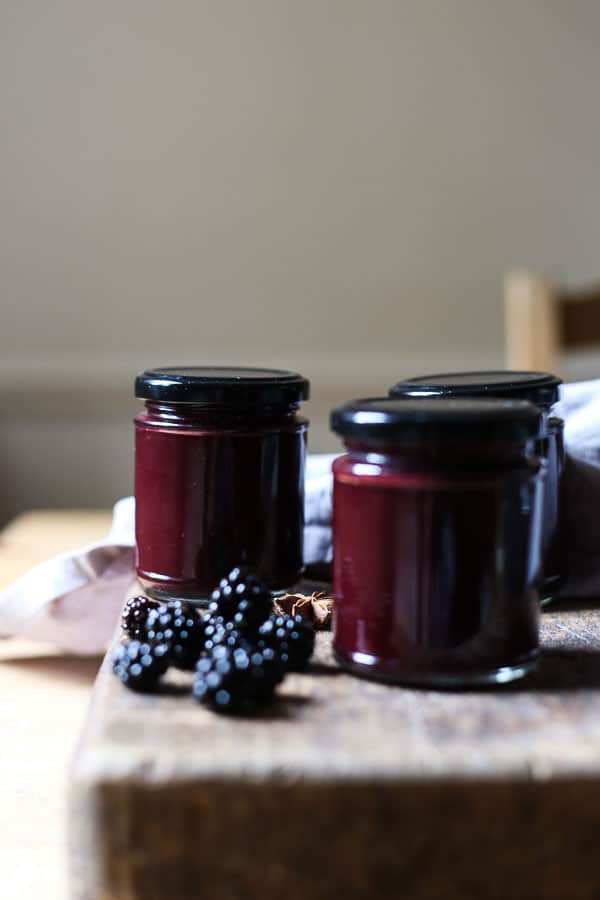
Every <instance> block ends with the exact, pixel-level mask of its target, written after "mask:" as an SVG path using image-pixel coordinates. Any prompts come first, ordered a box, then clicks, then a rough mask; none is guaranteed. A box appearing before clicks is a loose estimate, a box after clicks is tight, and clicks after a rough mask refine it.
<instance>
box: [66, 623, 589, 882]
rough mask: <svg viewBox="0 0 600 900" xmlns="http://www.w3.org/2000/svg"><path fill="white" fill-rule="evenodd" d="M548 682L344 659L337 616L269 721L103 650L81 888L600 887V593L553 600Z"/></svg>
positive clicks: (76, 827) (80, 785) (75, 786)
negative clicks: (386, 676) (398, 679)
mask: <svg viewBox="0 0 600 900" xmlns="http://www.w3.org/2000/svg"><path fill="white" fill-rule="evenodd" d="M542 631H543V643H544V656H543V662H542V665H541V668H540V671H539V673H538V674H537V675H536V676H534V677H533V678H532V679H531V680H530V681H528V682H525V683H521V684H517V685H514V686H512V687H510V686H507V687H503V688H498V689H491V690H482V691H477V692H474V691H469V692H464V693H456V692H455V693H449V692H448V693H444V692H437V691H417V690H408V689H401V688H395V687H387V686H383V685H379V684H375V683H371V682H367V681H360V680H357V679H354V678H352V677H350V676H348V675H345V674H342V673H341V672H340V670H339V669H338V668H337V667H336V665H335V663H334V661H333V659H332V657H331V649H330V638H329V636H328V635H320V636H319V641H318V648H317V653H316V659H315V662H314V664H313V666H312V669H311V671H310V672H309V673H308V674H305V675H296V676H291V677H288V679H286V682H285V684H284V685H283V687H282V689H281V690H280V698H279V700H278V702H277V703H276V704H275V706H274V707H273V709H272V710H271V711H270V712H269V713H268V714H265V715H264V716H263V717H262V718H260V719H258V720H250V719H247V720H229V719H227V718H220V717H218V716H216V715H215V714H213V713H211V712H209V711H207V710H205V709H203V708H201V707H199V706H198V705H197V704H196V703H195V702H194V700H193V699H192V698H191V696H190V695H189V693H188V688H189V683H190V680H191V676H188V675H185V674H181V673H179V674H177V675H176V676H174V677H173V678H172V679H171V681H170V682H169V684H168V687H167V689H166V691H165V692H164V694H162V695H161V696H159V697H147V696H139V695H136V694H132V693H130V692H128V691H126V690H125V689H124V688H123V687H121V685H120V684H119V683H118V682H117V680H116V679H114V677H113V676H112V675H111V674H110V673H109V670H108V667H107V665H106V664H105V666H104V668H103V670H102V671H101V673H100V675H99V678H98V682H97V685H96V689H95V696H94V702H93V706H92V709H91V713H90V716H89V718H88V722H87V727H86V730H85V734H84V737H83V741H82V744H81V746H80V750H79V753H78V757H77V760H76V763H75V766H74V770H73V782H72V792H71V817H70V821H71V823H72V831H71V853H72V875H73V898H74V900H96V898H102V900H138V898H139V900H167V898H169V900H188V898H189V900H192V898H196V897H210V898H211V900H242V898H243V900H251V898H261V900H271V898H273V900H275V898H276V900H282V898H286V900H308V898H310V900H333V898H345V900H348V898H350V900H358V898H361V900H362V898H372V897H382V898H397V897H400V896H402V897H406V898H408V900H454V898H456V900H469V898H477V900H479V898H483V897H486V898H492V900H494V898H498V900H500V898H502V900H506V898H507V897H510V898H511V900H520V898H523V900H525V898H527V900H531V898H552V900H579V898H589V900H592V898H594V900H597V898H598V897H599V896H600V867H599V865H598V860H597V853H596V843H597V834H598V827H599V826H600V611H599V610H597V609H595V608H588V609H579V610H573V609H567V608H565V607H563V608H562V609H560V608H556V609H554V610H552V611H550V612H547V613H545V614H544V616H543V625H542Z"/></svg>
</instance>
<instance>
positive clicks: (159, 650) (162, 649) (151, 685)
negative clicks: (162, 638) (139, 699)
mask: <svg viewBox="0 0 600 900" xmlns="http://www.w3.org/2000/svg"><path fill="white" fill-rule="evenodd" d="M112 667H113V672H114V673H115V675H116V676H117V678H119V679H120V681H122V682H123V684H124V685H125V686H126V687H128V688H131V690H133V691H143V692H148V691H154V690H156V688H157V686H158V681H159V679H160V677H161V675H164V674H165V672H166V671H167V667H168V662H167V648H166V646H165V645H164V644H154V645H152V644H147V643H142V642H141V641H123V642H122V643H120V644H117V646H116V647H115V649H114V652H113V656H112Z"/></svg>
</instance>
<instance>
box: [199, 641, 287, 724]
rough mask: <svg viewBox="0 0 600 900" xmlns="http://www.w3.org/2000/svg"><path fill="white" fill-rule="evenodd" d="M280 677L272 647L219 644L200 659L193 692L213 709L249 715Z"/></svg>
mask: <svg viewBox="0 0 600 900" xmlns="http://www.w3.org/2000/svg"><path fill="white" fill-rule="evenodd" d="M282 677H283V669H282V666H281V661H280V660H279V658H278V655H277V653H276V652H275V651H274V650H271V649H270V648H265V649H264V650H263V651H262V652H261V651H259V650H257V649H256V648H252V647H251V646H249V645H247V644H246V645H238V646H233V647H230V646H227V645H219V646H216V647H215V648H214V649H213V651H212V653H211V654H210V655H208V656H205V657H203V658H202V659H200V660H199V662H198V664H197V666H196V677H195V679H194V687H193V693H194V696H195V698H196V700H198V702H200V703H204V704H205V705H206V706H209V707H210V708H211V709H213V710H215V711H216V712H220V713H230V714H232V715H252V714H253V713H255V712H257V711H259V710H260V709H261V708H262V707H263V706H264V705H265V704H266V703H268V702H269V700H271V699H272V697H273V693H274V691H275V688H276V687H277V685H278V684H279V682H280V681H281V679H282Z"/></svg>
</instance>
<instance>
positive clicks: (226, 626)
mask: <svg viewBox="0 0 600 900" xmlns="http://www.w3.org/2000/svg"><path fill="white" fill-rule="evenodd" d="M246 644H247V641H246V640H245V638H244V636H243V635H242V634H241V632H240V631H238V630H237V628H236V627H235V626H234V624H233V622H226V621H225V619H224V618H223V616H211V617H210V618H208V619H207V620H206V625H205V628H204V650H205V652H206V653H212V651H213V650H214V648H215V647H218V646H220V645H224V646H227V647H238V646H241V645H246Z"/></svg>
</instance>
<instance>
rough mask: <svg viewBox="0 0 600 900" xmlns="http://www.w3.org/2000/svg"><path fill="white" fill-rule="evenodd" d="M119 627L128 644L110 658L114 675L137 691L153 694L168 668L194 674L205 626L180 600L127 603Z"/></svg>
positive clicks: (134, 600) (201, 647)
mask: <svg viewBox="0 0 600 900" xmlns="http://www.w3.org/2000/svg"><path fill="white" fill-rule="evenodd" d="M121 626H122V628H123V631H124V632H125V634H126V635H127V636H128V638H130V640H124V641H122V642H121V643H120V644H119V645H118V646H117V648H116V649H115V652H114V655H113V671H114V672H115V674H116V675H118V677H119V678H120V679H121V681H122V682H123V684H125V685H127V687H130V688H132V689H133V690H136V691H153V690H155V689H156V687H157V685H158V681H159V679H160V677H161V676H162V675H164V674H165V672H166V671H167V669H168V667H169V666H174V667H176V668H178V669H190V670H193V669H194V667H195V665H196V662H197V660H198V657H199V656H200V654H201V653H202V651H203V648H204V623H203V621H202V618H201V616H200V615H199V613H198V612H197V611H196V609H195V608H194V607H193V606H191V605H190V604H189V603H184V602H183V601H181V600H169V601H168V602H167V603H156V602H155V601H154V600H148V599H147V598H146V597H133V598H132V599H131V600H128V601H127V604H126V606H125V609H124V611H123V617H122V619H121Z"/></svg>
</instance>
